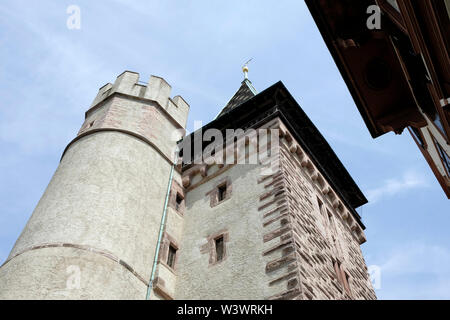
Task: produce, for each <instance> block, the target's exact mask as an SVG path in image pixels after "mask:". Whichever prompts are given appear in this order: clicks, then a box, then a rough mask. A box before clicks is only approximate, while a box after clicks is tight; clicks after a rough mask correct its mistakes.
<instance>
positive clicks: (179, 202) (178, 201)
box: [175, 193, 184, 211]
mask: <svg viewBox="0 0 450 320" xmlns="http://www.w3.org/2000/svg"><path fill="white" fill-rule="evenodd" d="M183 200H184V199H183V197H182V196H181V195H180V194H179V193H177V198H176V200H175V202H176V203H175V209H176V210H177V211H178V210H180V208H181V205H182V204H183Z"/></svg>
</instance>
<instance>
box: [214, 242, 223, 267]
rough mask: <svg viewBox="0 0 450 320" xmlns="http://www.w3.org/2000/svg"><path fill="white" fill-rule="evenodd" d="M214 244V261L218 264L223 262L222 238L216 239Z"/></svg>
mask: <svg viewBox="0 0 450 320" xmlns="http://www.w3.org/2000/svg"><path fill="white" fill-rule="evenodd" d="M215 244H216V261H217V262H220V261H222V260H223V253H224V250H223V249H224V247H223V246H224V243H223V236H221V237H219V238H217V239H216V240H215Z"/></svg>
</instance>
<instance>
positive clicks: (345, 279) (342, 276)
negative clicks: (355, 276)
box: [333, 261, 352, 296]
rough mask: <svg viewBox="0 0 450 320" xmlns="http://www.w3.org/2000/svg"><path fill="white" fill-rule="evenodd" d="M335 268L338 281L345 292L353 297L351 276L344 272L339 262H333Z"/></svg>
mask: <svg viewBox="0 0 450 320" xmlns="http://www.w3.org/2000/svg"><path fill="white" fill-rule="evenodd" d="M333 267H334V271H335V272H336V276H337V279H338V281H339V282H340V284H341V285H342V287H343V288H344V290H345V292H347V294H348V295H349V296H351V295H352V293H351V291H350V284H349V283H350V281H349V279H350V277H349V275H348V274H347V273H346V272H345V271H344V269H343V268H342V264H341V263H340V262H339V261H333Z"/></svg>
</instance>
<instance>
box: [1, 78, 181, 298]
mask: <svg viewBox="0 0 450 320" xmlns="http://www.w3.org/2000/svg"><path fill="white" fill-rule="evenodd" d="M170 91H171V87H170V85H169V84H168V83H167V82H166V81H165V80H164V79H162V78H159V77H155V76H152V77H151V78H150V80H149V83H148V84H141V83H140V82H139V74H137V73H134V72H129V71H126V72H124V73H122V74H121V75H120V76H119V77H117V80H116V81H115V82H114V84H107V85H105V86H103V87H102V88H100V90H99V93H98V95H97V97H96V98H95V100H94V102H93V104H92V106H91V108H90V109H89V110H88V111H87V112H86V120H85V122H84V124H83V126H82V127H81V129H80V131H79V133H78V136H77V137H76V138H75V139H74V140H73V141H72V142H71V143H69V145H68V146H67V148H66V150H65V151H64V153H63V156H62V159H61V163H60V165H59V167H58V169H57V170H56V173H55V174H54V176H53V178H52V179H51V181H50V183H49V185H48V187H47V189H46V191H45V193H44V195H43V196H42V198H41V200H40V201H39V203H38V205H37V207H36V209H35V210H34V212H33V215H32V216H31V218H30V220H29V221H28V223H27V225H26V227H25V228H24V230H23V232H22V234H21V235H20V237H19V239H18V240H17V242H16V244H15V246H14V248H13V249H12V251H11V253H10V255H9V257H8V260H7V261H6V262H5V263H4V264H3V265H2V266H1V268H0V299H145V297H146V293H147V288H148V283H149V279H150V275H151V271H152V263H153V259H154V254H155V248H156V243H157V238H158V231H159V227H160V221H161V215H162V212H163V206H164V199H165V196H166V192H167V186H168V180H169V176H170V170H171V166H172V164H173V153H174V150H175V145H176V140H177V137H176V136H175V135H174V132H181V131H182V130H183V129H184V128H185V125H186V119H187V115H188V111H189V106H188V104H187V103H186V102H185V101H184V100H183V99H182V98H181V97H180V96H177V97H174V98H173V99H171V98H170ZM180 129H182V130H180ZM178 138H181V134H180V135H179V136H178Z"/></svg>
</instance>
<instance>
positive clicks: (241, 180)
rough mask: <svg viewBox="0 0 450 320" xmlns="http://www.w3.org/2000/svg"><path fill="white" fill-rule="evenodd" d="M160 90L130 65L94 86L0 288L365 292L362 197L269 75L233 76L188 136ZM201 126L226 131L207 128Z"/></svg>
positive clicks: (165, 90)
mask: <svg viewBox="0 0 450 320" xmlns="http://www.w3.org/2000/svg"><path fill="white" fill-rule="evenodd" d="M170 94H171V88H170V85H169V84H168V83H167V82H166V81H165V80H164V79H162V78H159V77H154V76H152V77H151V78H150V81H149V82H148V83H147V84H145V85H144V84H142V83H141V82H139V75H138V74H137V73H134V72H128V71H126V72H124V73H123V74H121V75H120V76H119V77H118V78H117V80H116V81H115V82H114V84H107V85H106V86H104V87H102V88H100V91H99V93H98V95H97V97H96V98H95V100H94V102H93V104H92V106H91V108H90V109H89V110H88V111H87V112H86V119H85V122H84V124H83V125H82V127H81V129H80V131H79V133H78V135H77V137H76V138H75V139H74V140H73V141H72V142H71V143H70V144H69V145H68V147H67V148H66V150H65V151H64V153H63V156H62V159H61V163H60V165H59V167H58V169H57V171H56V173H55V175H54V176H53V178H52V180H51V181H50V184H49V186H48V187H47V190H46V191H45V193H44V195H43V197H42V198H41V200H40V201H39V203H38V205H37V207H36V209H35V211H34V212H33V215H32V217H31V218H30V220H29V222H28V223H27V225H26V227H25V228H24V231H23V232H22V234H21V236H20V237H19V239H18V240H17V242H16V244H15V246H14V248H13V250H12V251H11V253H10V255H9V257H8V259H7V261H6V262H5V263H4V264H3V265H2V266H1V268H0V299H146V298H147V299H376V296H375V293H374V290H373V288H372V285H371V282H370V280H369V276H368V272H367V267H366V264H365V261H364V258H363V255H362V252H361V249H360V245H361V244H363V243H364V242H365V241H366V238H365V236H364V229H365V227H364V225H363V224H362V222H361V219H360V217H359V215H358V214H357V213H356V211H355V208H357V207H358V206H360V205H363V204H364V203H366V202H367V200H366V199H365V197H364V195H363V194H362V193H361V191H360V190H359V188H358V187H357V186H356V184H355V183H354V181H353V179H352V178H351V177H350V175H349V174H348V172H347V171H346V170H345V168H344V167H343V165H342V164H341V162H340V161H339V159H338V158H337V157H336V155H335V154H334V152H333V151H332V150H331V148H330V147H329V145H328V144H327V143H326V141H325V139H324V138H323V137H322V135H321V134H320V133H319V132H318V130H317V129H316V128H315V126H314V125H313V124H312V123H311V121H310V120H309V119H308V117H307V116H306V115H305V114H304V112H303V111H302V109H301V108H300V107H299V106H298V104H297V103H296V102H295V100H294V99H293V98H292V96H291V95H290V94H289V92H288V91H287V89H286V88H285V87H284V85H283V84H282V83H281V82H278V83H276V84H275V85H273V86H272V87H270V88H268V89H266V90H264V91H263V92H261V93H257V92H256V90H255V89H254V88H253V86H252V85H251V82H250V81H248V79H245V80H244V81H243V82H242V85H241V87H240V88H239V90H238V91H237V93H236V94H235V96H233V98H232V99H231V100H230V101H229V102H228V104H227V106H226V107H225V108H224V109H223V110H222V112H221V113H220V114H219V116H218V117H217V118H216V119H215V120H214V121H212V122H211V123H209V124H207V125H206V126H204V127H203V128H201V129H199V130H197V131H195V132H193V133H192V134H190V135H188V136H185V134H184V128H185V126H186V121H187V116H188V111H189V105H188V104H187V103H186V102H185V100H184V99H183V98H181V97H180V96H176V97H174V98H170ZM210 129H213V130H214V132H215V133H225V132H228V131H227V130H234V134H233V135H232V136H230V137H227V138H226V139H225V140H224V141H219V140H217V139H215V140H214V141H213V142H212V143H210V142H208V141H212V139H209V140H208V139H206V140H207V141H206V142H205V135H203V132H207V131H208V130H210ZM249 132H252V133H259V132H270V139H260V138H259V136H257V138H256V139H254V140H252V137H251V136H250V135H249ZM224 136H225V134H224ZM177 146H178V148H180V149H181V151H177V152H175V150H176V147H177ZM197 146H199V147H197ZM211 146H213V147H214V152H210V153H209V155H210V157H209V158H207V159H205V158H203V156H204V155H205V154H206V151H207V150H208V148H210V147H211ZM180 149H178V150H180ZM230 150H231V151H230ZM175 153H177V154H178V156H177V157H174V154H175ZM229 155H231V156H232V157H231V158H232V161H228V160H229V158H228V157H229ZM255 155H256V157H254V156H255ZM199 156H200V158H201V159H200V160H201V161H198V159H199ZM254 159H256V161H250V160H254ZM222 160H223V161H222ZM241 160H243V161H241Z"/></svg>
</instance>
